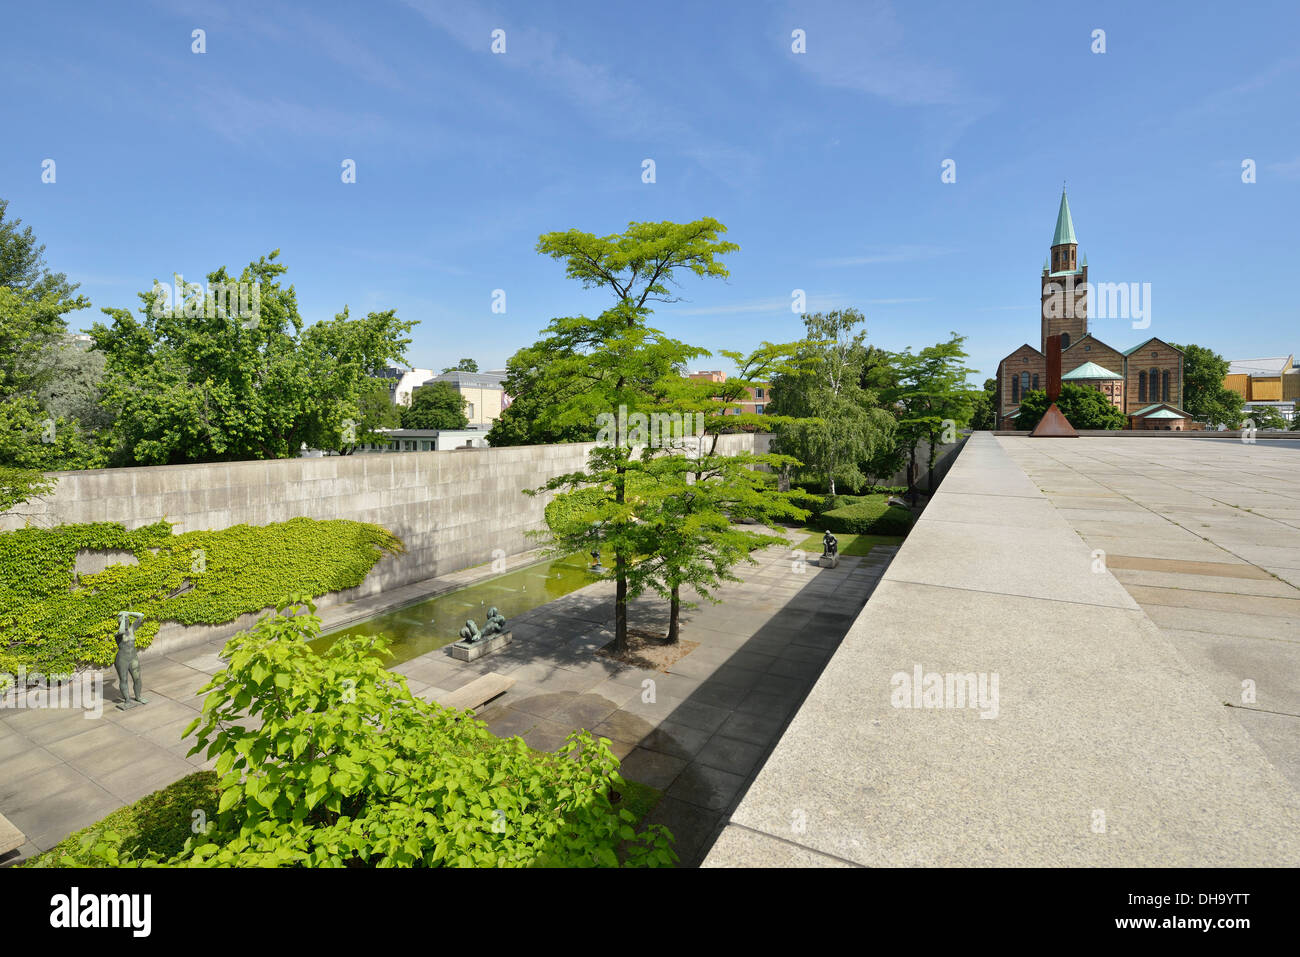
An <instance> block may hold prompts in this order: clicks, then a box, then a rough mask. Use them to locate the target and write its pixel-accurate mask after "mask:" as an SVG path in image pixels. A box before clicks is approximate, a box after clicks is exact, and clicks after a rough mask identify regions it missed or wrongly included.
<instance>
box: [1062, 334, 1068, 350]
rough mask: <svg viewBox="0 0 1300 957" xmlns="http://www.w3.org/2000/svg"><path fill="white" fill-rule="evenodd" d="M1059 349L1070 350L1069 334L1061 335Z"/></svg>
mask: <svg viewBox="0 0 1300 957" xmlns="http://www.w3.org/2000/svg"><path fill="white" fill-rule="evenodd" d="M1061 348H1062V349H1068V348H1070V334H1069V333H1068V332H1063V333H1061Z"/></svg>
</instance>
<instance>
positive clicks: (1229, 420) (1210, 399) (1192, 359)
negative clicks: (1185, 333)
mask: <svg viewBox="0 0 1300 957" xmlns="http://www.w3.org/2000/svg"><path fill="white" fill-rule="evenodd" d="M1170 344H1171V345H1173V344H1172V343H1170ZM1174 348H1175V349H1178V350H1181V352H1182V353H1183V403H1182V406H1183V411H1184V412H1187V413H1188V414H1189V415H1191V417H1192V418H1193V419H1195V420H1196V421H1197V422H1203V423H1205V424H1206V425H1207V426H1209V427H1211V428H1218V427H1219V426H1221V425H1222V426H1225V427H1226V428H1229V429H1235V428H1237V427H1238V426H1240V425H1241V420H1242V403H1243V401H1244V400H1243V399H1242V397H1241V396H1240V395H1239V394H1237V393H1236V392H1233V391H1232V390H1231V389H1229V388H1227V387H1226V386H1224V384H1223V380H1224V378H1225V377H1226V376H1227V375H1228V360H1227V359H1225V358H1223V356H1221V355H1219V354H1218V353H1217V352H1215V351H1214V350H1213V349H1209V348H1207V347H1206V346H1198V345H1185V346H1179V345H1175V346H1174Z"/></svg>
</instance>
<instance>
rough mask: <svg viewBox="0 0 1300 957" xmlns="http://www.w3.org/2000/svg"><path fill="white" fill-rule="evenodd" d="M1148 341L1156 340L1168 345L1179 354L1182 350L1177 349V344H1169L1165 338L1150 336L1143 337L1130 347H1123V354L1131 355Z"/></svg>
mask: <svg viewBox="0 0 1300 957" xmlns="http://www.w3.org/2000/svg"><path fill="white" fill-rule="evenodd" d="M1148 342H1158V343H1160V344H1161V345H1162V346H1169V348H1170V349H1173V350H1174V352H1177V353H1179V354H1180V355H1181V354H1182V351H1183V350H1182V349H1179V348H1178V347H1177V346H1171V345H1169V343H1167V342H1165V340H1163V339H1161V338H1159V337H1157V336H1152V337H1151V338H1150V339H1144V340H1143V341H1141V342H1139V343H1138V344H1137V345H1135V346H1133V347H1132V348H1131V349H1125V350H1124V355H1126V356H1131V355H1132V354H1133V353H1135V352H1137V351H1138V350H1139V349H1141V348H1142V347H1143V346H1145V345H1146V344H1147V343H1148Z"/></svg>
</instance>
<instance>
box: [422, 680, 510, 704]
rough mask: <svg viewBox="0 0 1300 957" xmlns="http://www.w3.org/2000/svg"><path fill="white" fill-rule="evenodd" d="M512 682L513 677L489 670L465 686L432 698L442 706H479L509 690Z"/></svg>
mask: <svg viewBox="0 0 1300 957" xmlns="http://www.w3.org/2000/svg"><path fill="white" fill-rule="evenodd" d="M514 683H515V679H514V678H511V677H508V676H507V675H501V674H497V673H496V672H495V671H489V672H488V673H487V674H485V675H480V676H479V677H477V678H475V679H474V680H473V681H471V682H470V683H469V684H467V685H465V687H463V688H458V689H457V690H455V691H452V692H449V693H447V694H445V695H442V696H441V697H439V698H436V699H434V700H436V701H437V702H438V704H440V705H442V706H443V707H444V708H455V709H457V710H464V709H465V708H481V707H482V706H483V705H485V704H487V703H488V702H489V701H491V700H492V699H493V698H495V697H498V696H499V695H503V694H505V693H506V692H507V691H509V690H510V689H511V688H512V687H514Z"/></svg>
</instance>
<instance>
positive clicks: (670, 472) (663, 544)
mask: <svg viewBox="0 0 1300 957" xmlns="http://www.w3.org/2000/svg"><path fill="white" fill-rule="evenodd" d="M716 421H717V420H715V422H716ZM717 442H718V433H714V434H712V435H711V436H709V437H707V438H704V439H703V441H702V442H700V443H699V445H698V446H697V447H696V448H695V449H692V448H690V447H689V446H688V447H687V448H685V449H683V450H681V452H680V454H671V455H659V456H656V457H653V458H651V459H649V460H648V461H647V462H646V464H645V475H646V479H647V481H646V482H645V483H644V485H643V490H642V493H641V495H640V496H638V501H637V503H636V507H635V515H636V518H637V520H638V522H639V523H640V527H639V530H640V531H642V532H644V533H645V536H646V538H647V539H648V544H647V545H645V546H644V547H645V550H646V554H645V557H644V558H643V559H642V560H641V561H639V562H637V563H636V564H635V565H633V566H632V567H631V569H630V572H629V578H630V589H631V594H632V595H633V597H635V596H636V595H638V594H641V593H642V592H643V591H645V590H647V589H652V590H654V591H655V592H657V593H659V594H660V595H662V596H663V597H665V598H667V599H668V634H667V642H668V643H669V644H672V643H675V642H676V641H677V640H678V635H679V627H680V625H679V622H680V615H681V608H682V604H683V602H682V589H683V588H684V587H690V588H693V589H694V590H695V591H696V592H698V593H699V594H700V595H701V596H702V597H704V598H706V599H708V600H710V601H715V600H716V599H714V597H713V592H714V590H715V589H717V588H719V587H720V586H721V585H723V584H724V583H725V582H729V581H739V580H740V579H739V577H738V576H737V575H736V574H735V573H734V571H733V570H732V569H733V568H734V567H735V566H736V565H738V564H740V563H741V562H751V563H752V562H753V561H754V559H753V557H752V555H751V553H752V552H753V551H754V550H756V549H758V548H762V547H764V546H767V545H785V544H787V541H786V538H785V537H784V536H783V535H775V534H772V533H770V532H766V531H757V530H755V529H753V528H747V527H744V526H741V525H737V524H735V523H737V522H740V521H742V520H744V519H752V520H754V521H757V522H762V523H767V524H771V523H775V522H778V521H781V520H794V521H800V520H802V519H804V518H806V517H807V515H808V512H807V511H806V510H804V509H802V508H799V507H798V505H797V504H796V497H797V495H798V493H797V492H781V491H779V490H777V489H776V487H775V484H776V477H775V475H774V474H773V471H774V470H777V471H779V470H780V469H781V468H782V467H784V466H786V465H790V464H796V460H795V459H792V458H790V457H789V456H784V455H778V454H768V455H755V454H752V453H747V452H741V453H738V454H734V455H726V454H720V453H719V452H718V451H717Z"/></svg>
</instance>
